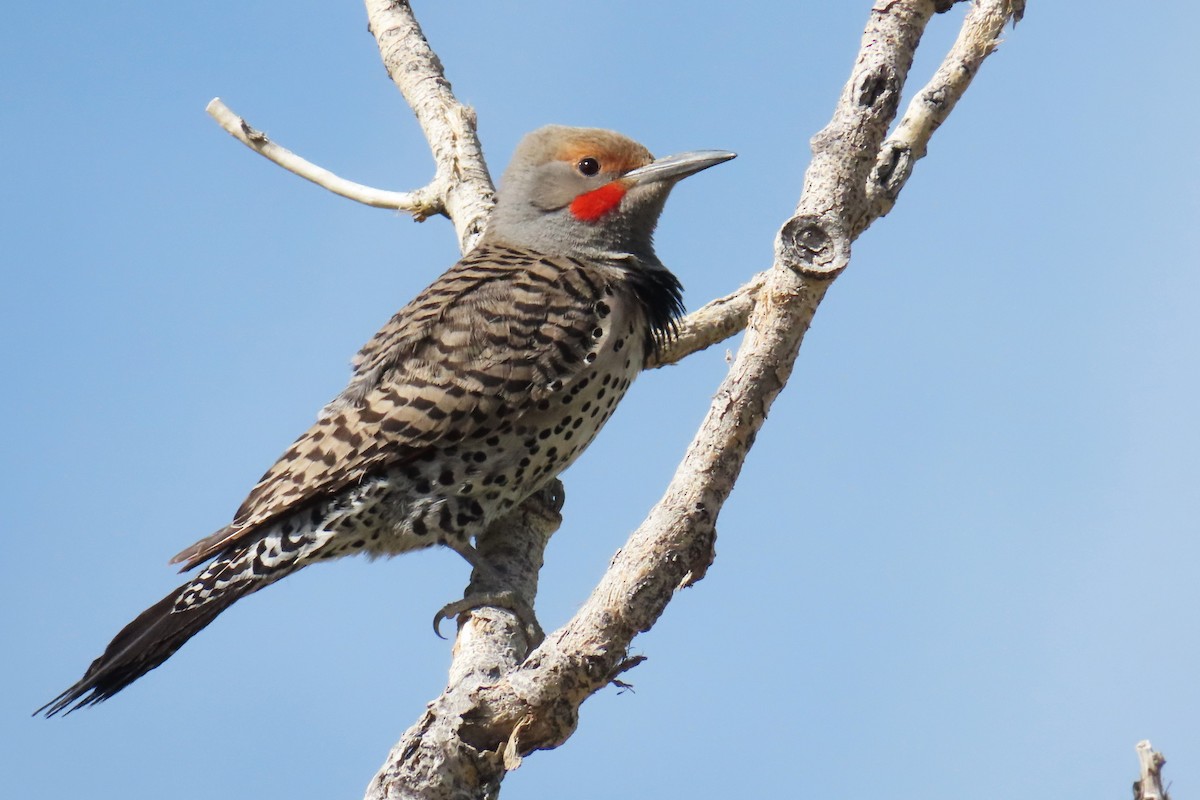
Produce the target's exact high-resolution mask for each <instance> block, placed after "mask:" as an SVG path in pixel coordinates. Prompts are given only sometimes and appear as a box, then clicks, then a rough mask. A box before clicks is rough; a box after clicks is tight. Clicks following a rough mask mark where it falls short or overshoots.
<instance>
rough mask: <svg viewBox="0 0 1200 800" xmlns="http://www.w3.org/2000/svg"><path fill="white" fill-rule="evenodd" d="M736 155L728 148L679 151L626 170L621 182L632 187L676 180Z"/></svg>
mask: <svg viewBox="0 0 1200 800" xmlns="http://www.w3.org/2000/svg"><path fill="white" fill-rule="evenodd" d="M736 157H737V153H731V152H729V151H728V150H694V151H692V152H690V153H679V154H677V155H673V156H666V157H665V158H659V159H655V160H654V161H653V162H651V163H649V164H647V165H646V166H644V167H638V168H637V169H635V170H632V171H630V172H626V173H625V174H624V175H623V176H622V177H621V182H622V183H625V184H626V185H627V186H629V187H630V188H632V187H634V186H641V185H642V184H645V183H658V182H659V181H676V180H680V179H681V178H686V177H687V176H688V175H695V174H696V173H697V172H699V171H700V170H702V169H708V168H709V167H715V166H716V165H717V164H720V163H722V162H725V161H728V160H729V159H731V158H736Z"/></svg>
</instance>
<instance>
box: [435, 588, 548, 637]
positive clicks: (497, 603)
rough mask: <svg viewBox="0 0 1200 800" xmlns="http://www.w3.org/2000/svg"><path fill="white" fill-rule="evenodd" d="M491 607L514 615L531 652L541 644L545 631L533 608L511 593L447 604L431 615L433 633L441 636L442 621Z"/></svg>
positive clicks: (514, 593) (505, 592)
mask: <svg viewBox="0 0 1200 800" xmlns="http://www.w3.org/2000/svg"><path fill="white" fill-rule="evenodd" d="M488 606H491V607H493V608H503V609H505V610H507V611H511V612H512V613H513V614H515V615H516V617H517V620H518V621H519V622H520V623H521V629H522V631H523V632H524V634H525V638H526V639H527V640H528V641H529V647H530V649H531V650H532V649H533V648H534V647H537V646H538V645H539V644H541V643H542V640H543V639H545V638H546V633H545V631H543V630H542V626H541V625H540V624H538V621H537V616H536V615H535V614H534V613H533V607H532V606H530V605H529V603H527V602H525V598H523V597H521V596H520V595H519V594H517V593H516V592H513V591H507V590H506V591H500V592H481V593H478V594H472V595H468V596H466V597H464V598H463V599H462V600H455V601H454V602H453V603H447V604H446V605H445V606H443V607H442V609H441V610H440V611H438V612H437V613H436V614H434V615H433V632H434V633H436V634H437V635H438V636H439V637H440V638H442V639H445V638H446V637H445V636H442V632H441V630H440V628H441V624H442V621H443V620H447V619H453V618H456V617H458V616H460V615H462V614H465V613H466V612H468V611H474V610H475V609H477V608H485V607H488Z"/></svg>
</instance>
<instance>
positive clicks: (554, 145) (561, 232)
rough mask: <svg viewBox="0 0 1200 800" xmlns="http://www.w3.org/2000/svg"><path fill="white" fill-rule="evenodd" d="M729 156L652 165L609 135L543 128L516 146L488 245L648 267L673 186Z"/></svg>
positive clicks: (643, 152)
mask: <svg viewBox="0 0 1200 800" xmlns="http://www.w3.org/2000/svg"><path fill="white" fill-rule="evenodd" d="M733 157H734V154H733V153H729V152H726V151H723V150H701V151H696V152H690V153H681V154H679V155H674V156H669V157H667V158H660V159H655V158H654V156H652V155H651V154H650V151H649V150H647V149H646V148H645V147H643V146H642V145H640V144H638V143H637V142H635V141H633V140H632V139H630V138H628V137H625V136H622V135H621V134H619V133H616V132H614V131H607V130H602V129H599V128H568V127H565V126H562V125H548V126H546V127H544V128H540V129H538V130H536V131H534V132H533V133H530V134H528V135H526V136H525V138H523V139H522V140H521V143H520V144H519V145H517V150H516V152H515V153H514V154H513V157H512V161H511V162H510V163H509V165H508V169H507V170H505V172H504V177H503V178H502V179H501V182H500V193H499V196H498V197H497V199H496V209H495V211H494V212H493V213H492V218H491V221H490V222H489V223H488V231H487V239H488V240H491V241H495V242H501V243H504V244H509V245H515V246H518V247H528V248H530V249H534V250H538V251H540V252H544V253H548V254H553V255H587V256H595V257H604V258H620V257H624V256H629V255H633V256H635V257H638V258H641V259H644V260H648V261H651V262H653V261H654V249H653V244H652V238H653V234H654V227H655V225H656V224H657V223H658V216H659V214H661V213H662V209H663V204H664V203H665V202H666V199H667V195H668V194H669V193H670V191H671V187H673V186H674V185H675V184H676V183H677V182H678V181H680V180H681V179H683V178H686V177H687V176H688V175H693V174H695V173H697V172H699V171H700V170H702V169H707V168H708V167H711V166H713V165H715V164H720V163H721V162H722V161H728V160H729V159H731V158H733Z"/></svg>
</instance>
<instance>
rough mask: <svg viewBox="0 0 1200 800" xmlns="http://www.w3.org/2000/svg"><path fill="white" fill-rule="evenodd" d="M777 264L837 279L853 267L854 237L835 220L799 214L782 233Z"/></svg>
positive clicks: (783, 228)
mask: <svg viewBox="0 0 1200 800" xmlns="http://www.w3.org/2000/svg"><path fill="white" fill-rule="evenodd" d="M775 261H776V263H779V264H782V265H784V266H786V267H787V268H788V269H791V270H793V271H795V272H799V273H801V274H803V275H809V276H812V277H816V278H833V277H836V276H837V274H838V273H839V272H841V271H842V270H843V269H845V268H846V265H847V264H848V263H850V237H849V236H847V235H846V234H845V232H844V231H843V230H842V226H841V224H840V223H839V222H837V221H836V220H835V219H832V218H827V217H820V216H816V215H812V214H798V215H796V216H794V217H792V218H791V219H789V220H788V221H787V222H786V223H784V225H783V227H782V228H780V230H779V235H778V236H777V237H776V239H775Z"/></svg>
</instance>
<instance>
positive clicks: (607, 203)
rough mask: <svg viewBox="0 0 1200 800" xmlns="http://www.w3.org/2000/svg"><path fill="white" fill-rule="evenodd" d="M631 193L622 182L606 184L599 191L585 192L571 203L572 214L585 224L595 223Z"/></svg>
mask: <svg viewBox="0 0 1200 800" xmlns="http://www.w3.org/2000/svg"><path fill="white" fill-rule="evenodd" d="M627 191H629V190H628V189H626V188H625V186H623V185H622V184H621V182H620V181H613V182H612V183H606V184H604V185H603V186H601V187H600V188H599V189H593V190H592V191H590V192H585V193H584V194H581V195H579V197H576V198H575V199H574V200H572V201H571V214H572V215H573V216H574V217H575V219H579V220H583V221H584V222H595V221H596V220H598V219H600V218H601V217H603V216H604V215H605V214H607V213H608V212H610V211H612V210H613V209H614V208H616V207H617V206H619V205H621V198H622V197H624V196H625V192H627Z"/></svg>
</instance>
